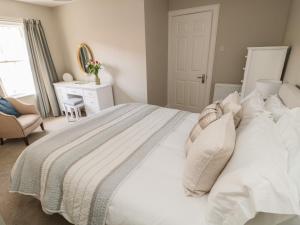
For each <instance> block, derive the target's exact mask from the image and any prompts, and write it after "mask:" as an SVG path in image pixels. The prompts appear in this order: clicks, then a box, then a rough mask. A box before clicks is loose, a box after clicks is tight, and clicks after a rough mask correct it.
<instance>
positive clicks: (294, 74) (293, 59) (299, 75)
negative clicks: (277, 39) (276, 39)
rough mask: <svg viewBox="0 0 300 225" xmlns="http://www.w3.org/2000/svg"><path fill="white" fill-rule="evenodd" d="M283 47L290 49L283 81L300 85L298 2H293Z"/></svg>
mask: <svg viewBox="0 0 300 225" xmlns="http://www.w3.org/2000/svg"><path fill="white" fill-rule="evenodd" d="M284 44H285V45H289V46H291V47H292V51H291V55H290V58H289V62H288V66H287V70H286V74H285V80H286V81H288V82H290V83H292V84H299V85H300V1H299V0H293V1H292V6H291V12H290V18H289V22H288V26H287V31H286V35H285V40H284Z"/></svg>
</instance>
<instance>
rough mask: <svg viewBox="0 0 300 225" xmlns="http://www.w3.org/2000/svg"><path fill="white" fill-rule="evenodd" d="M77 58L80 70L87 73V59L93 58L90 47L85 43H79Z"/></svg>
mask: <svg viewBox="0 0 300 225" xmlns="http://www.w3.org/2000/svg"><path fill="white" fill-rule="evenodd" d="M77 59H78V63H79V66H80V68H81V70H82V71H83V72H85V73H88V70H87V68H86V65H87V63H88V62H89V61H91V60H94V54H93V51H92V49H91V48H90V47H89V46H88V45H87V44H81V45H80V47H79V49H78V53H77Z"/></svg>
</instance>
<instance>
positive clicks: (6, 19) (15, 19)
mask: <svg viewBox="0 0 300 225" xmlns="http://www.w3.org/2000/svg"><path fill="white" fill-rule="evenodd" d="M24 19H29V18H20V17H2V16H1V17H0V22H11V23H23V20H24ZM37 20H39V19H37Z"/></svg>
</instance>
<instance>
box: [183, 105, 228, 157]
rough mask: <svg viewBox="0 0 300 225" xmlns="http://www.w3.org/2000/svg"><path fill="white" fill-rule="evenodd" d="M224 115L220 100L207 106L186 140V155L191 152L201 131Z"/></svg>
mask: <svg viewBox="0 0 300 225" xmlns="http://www.w3.org/2000/svg"><path fill="white" fill-rule="evenodd" d="M222 115H223V109H222V107H221V104H220V103H218V102H216V103H213V104H211V105H209V106H207V107H206V108H205V109H204V110H203V111H202V112H201V114H200V116H199V121H198V123H197V124H196V125H195V126H194V127H193V129H192V130H191V132H190V135H189V137H188V139H187V141H186V144H185V152H186V155H187V154H188V152H189V149H190V147H191V144H192V143H193V142H194V141H195V139H196V138H197V137H198V135H199V134H200V132H201V131H202V130H203V129H205V128H206V127H207V126H208V125H209V124H211V123H212V122H214V121H216V120H217V119H220V118H221V116H222Z"/></svg>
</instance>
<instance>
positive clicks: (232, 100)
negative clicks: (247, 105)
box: [222, 91, 242, 127]
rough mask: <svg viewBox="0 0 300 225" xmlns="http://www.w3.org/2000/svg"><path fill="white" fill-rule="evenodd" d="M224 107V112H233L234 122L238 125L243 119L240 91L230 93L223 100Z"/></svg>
mask: <svg viewBox="0 0 300 225" xmlns="http://www.w3.org/2000/svg"><path fill="white" fill-rule="evenodd" d="M222 108H223V112H224V114H226V113H229V112H231V113H232V114H233V118H234V124H235V126H236V127H237V126H238V125H239V123H240V121H241V119H242V118H241V117H242V115H241V110H242V106H241V99H240V95H239V93H238V92H237V91H236V92H233V93H231V94H230V95H228V96H227V97H226V98H225V99H224V100H223V101H222Z"/></svg>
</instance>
